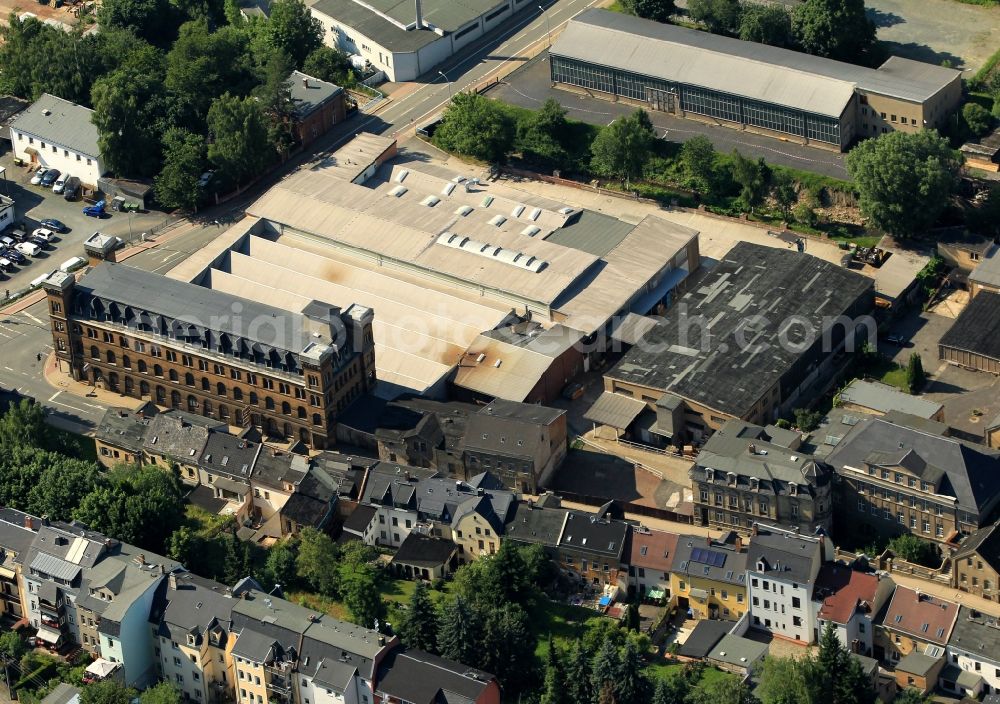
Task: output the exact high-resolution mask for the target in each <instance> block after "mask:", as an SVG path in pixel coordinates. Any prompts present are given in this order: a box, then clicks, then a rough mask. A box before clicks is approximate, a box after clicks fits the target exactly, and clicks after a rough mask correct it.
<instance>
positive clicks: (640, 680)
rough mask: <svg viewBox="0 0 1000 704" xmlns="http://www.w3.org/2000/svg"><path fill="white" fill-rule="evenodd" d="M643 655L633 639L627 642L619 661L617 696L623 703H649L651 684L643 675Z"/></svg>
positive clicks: (616, 682)
mask: <svg viewBox="0 0 1000 704" xmlns="http://www.w3.org/2000/svg"><path fill="white" fill-rule="evenodd" d="M642 658H643V653H642V651H641V650H639V647H638V645H637V644H636V642H635V641H634V640H632V639H626V640H625V647H624V648H623V649H622V652H621V655H620V660H619V671H618V678H617V680H616V681H615V696H616V697H617V698H618V701H621V702H645V701H649V695H650V691H649V682H648V681H647V680H646V678H645V676H644V675H643V673H642V669H643V666H644V663H643V659H642Z"/></svg>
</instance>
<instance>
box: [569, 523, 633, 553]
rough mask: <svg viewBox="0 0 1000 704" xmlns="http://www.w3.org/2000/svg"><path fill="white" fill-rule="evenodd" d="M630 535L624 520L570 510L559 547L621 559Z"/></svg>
mask: <svg viewBox="0 0 1000 704" xmlns="http://www.w3.org/2000/svg"><path fill="white" fill-rule="evenodd" d="M627 536H628V524H627V523H625V522H624V521H616V520H608V519H603V518H598V517H597V516H595V515H593V514H589V513H581V512H579V511H570V512H569V515H568V516H567V517H566V525H565V527H564V528H563V532H562V538H560V540H559V548H560V549H563V550H576V551H579V552H586V553H591V554H597V555H603V556H605V557H611V558H614V559H618V560H620V559H621V556H622V551H623V550H624V548H625V538H626V537H627Z"/></svg>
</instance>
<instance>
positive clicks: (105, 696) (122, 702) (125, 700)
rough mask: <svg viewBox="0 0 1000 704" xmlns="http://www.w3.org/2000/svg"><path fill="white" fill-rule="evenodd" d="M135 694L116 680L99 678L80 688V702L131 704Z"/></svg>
mask: <svg viewBox="0 0 1000 704" xmlns="http://www.w3.org/2000/svg"><path fill="white" fill-rule="evenodd" d="M137 694H138V692H136V691H135V690H134V689H132V688H131V687H126V686H125V685H123V684H121V683H120V682H118V680H114V679H107V680H99V681H97V682H93V683H91V684H88V685H86V686H85V687H83V688H82V689H81V690H80V704H131V702H132V700H133V699H135V697H136V695H137Z"/></svg>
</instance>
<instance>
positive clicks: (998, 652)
mask: <svg viewBox="0 0 1000 704" xmlns="http://www.w3.org/2000/svg"><path fill="white" fill-rule="evenodd" d="M951 668H954V670H952V669H951ZM955 670H957V672H955ZM941 686H942V687H943V688H944V689H946V690H949V691H951V692H953V693H955V694H958V695H960V696H970V697H978V696H979V695H980V694H1000V622H998V620H997V618H996V617H995V616H989V615H987V614H984V613H983V612H981V611H976V610H975V609H970V608H969V607H967V606H960V607H959V609H958V618H956V619H955V626H954V628H952V631H951V638H949V639H948V666H946V667H945V669H944V670H943V671H942V673H941ZM970 690H971V691H970Z"/></svg>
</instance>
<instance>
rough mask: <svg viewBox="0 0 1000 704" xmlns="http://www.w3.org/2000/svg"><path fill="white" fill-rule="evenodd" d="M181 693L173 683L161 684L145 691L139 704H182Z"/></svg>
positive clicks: (140, 696) (140, 697)
mask: <svg viewBox="0 0 1000 704" xmlns="http://www.w3.org/2000/svg"><path fill="white" fill-rule="evenodd" d="M181 701H182V697H181V691H180V690H179V689H177V687H175V686H174V684H173V683H172V682H160V683H159V684H154V685H153V686H152V687H149V688H147V689H145V690H143V692H142V694H140V695H139V704H181Z"/></svg>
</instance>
